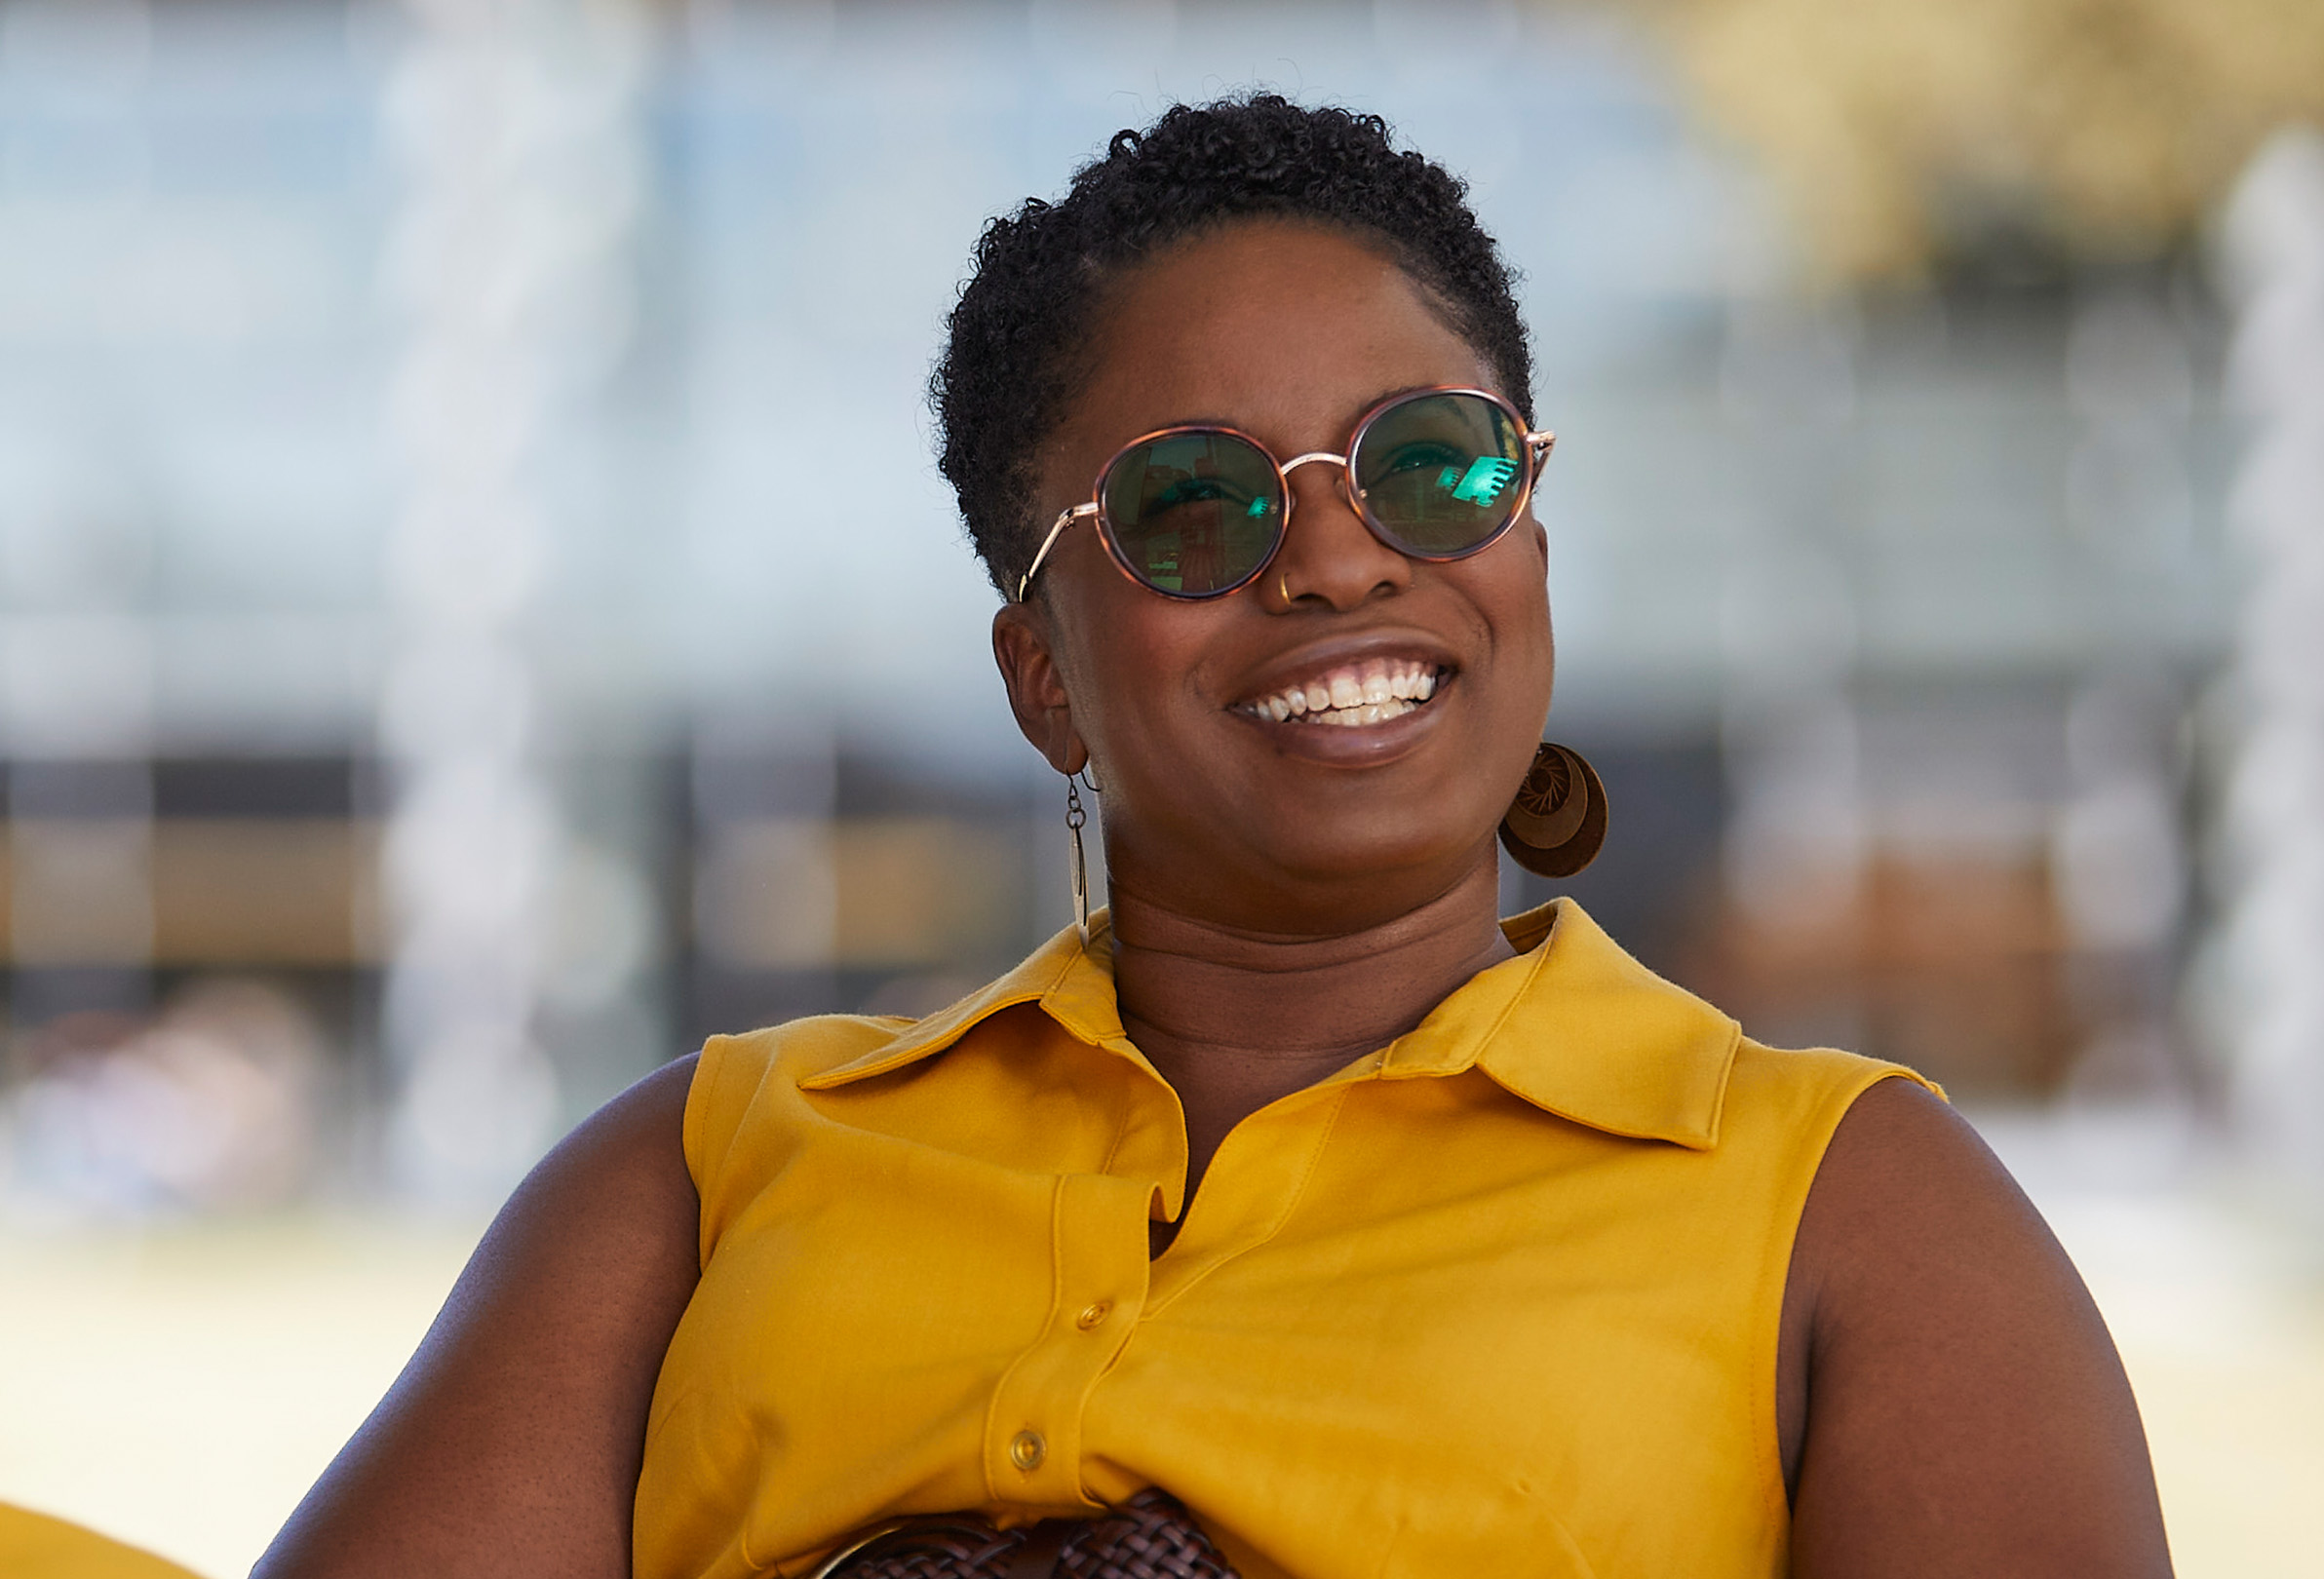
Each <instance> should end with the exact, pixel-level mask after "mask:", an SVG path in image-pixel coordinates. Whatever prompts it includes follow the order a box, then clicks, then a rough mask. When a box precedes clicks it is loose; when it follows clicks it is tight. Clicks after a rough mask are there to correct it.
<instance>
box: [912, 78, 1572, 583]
mask: <svg viewBox="0 0 2324 1579" xmlns="http://www.w3.org/2000/svg"><path fill="white" fill-rule="evenodd" d="M1467 192H1468V188H1467V184H1466V183H1465V182H1463V181H1462V180H1461V179H1460V177H1458V176H1457V175H1454V174H1453V173H1452V172H1450V171H1448V170H1446V169H1445V168H1444V167H1443V166H1442V165H1438V164H1434V163H1431V162H1430V161H1429V160H1428V159H1427V158H1425V157H1423V156H1422V155H1420V154H1419V153H1416V152H1414V151H1412V150H1409V149H1408V150H1404V151H1401V152H1400V151H1399V150H1398V149H1397V148H1396V147H1395V145H1394V144H1393V143H1392V142H1391V141H1390V140H1389V130H1388V124H1387V122H1385V121H1384V120H1382V119H1381V118H1380V117H1378V116H1376V115H1358V114H1355V113H1353V112H1352V111H1349V110H1345V109H1339V108H1336V107H1334V106H1330V105H1326V106H1322V107H1318V108H1314V109H1307V108H1303V107H1301V106H1299V105H1298V104H1294V103H1292V102H1291V101H1289V100H1288V99H1285V98H1283V97H1281V96H1277V95H1274V94H1256V95H1251V96H1237V97H1230V98H1222V99H1218V100H1215V101H1213V102H1211V103H1208V104H1199V105H1188V104H1179V105H1176V106H1173V107H1172V108H1171V109H1170V110H1169V111H1168V112H1167V113H1166V114H1164V115H1163V116H1162V118H1161V119H1160V120H1158V121H1156V122H1155V123H1154V124H1153V125H1152V126H1150V127H1148V128H1147V129H1146V130H1145V131H1143V132H1135V131H1123V132H1117V133H1115V134H1114V136H1113V139H1112V141H1110V142H1109V143H1107V144H1106V148H1105V157H1104V158H1103V159H1098V160H1093V161H1092V162H1090V163H1089V164H1087V165H1084V166H1083V167H1082V168H1081V169H1080V170H1078V171H1076V172H1074V173H1073V180H1072V184H1071V186H1070V187H1069V188H1067V190H1066V193H1065V197H1064V198H1062V199H1060V200H1059V201H1058V202H1056V203H1045V202H1043V201H1041V200H1040V199H1039V198H1031V199H1028V200H1026V204H1025V206H1024V207H1023V208H1021V209H1019V210H1018V211H1017V212H1015V213H1013V214H1004V215H1003V216H1001V217H999V218H997V219H994V220H993V221H992V222H991V223H990V224H988V225H987V226H986V227H985V233H984V235H983V236H981V237H979V238H978V241H977V250H976V267H975V271H974V272H973V273H972V274H971V275H970V276H969V279H968V283H967V284H966V285H965V286H963V287H962V288H961V290H960V300H959V302H958V304H957V305H955V306H954V307H953V309H952V313H951V317H950V320H949V325H948V334H947V338H946V344H945V350H944V355H943V357H942V359H941V360H939V362H938V363H937V366H936V370H935V372H934V374H933V375H932V376H931V377H930V379H929V397H930V400H931V402H932V404H934V406H935V412H936V421H937V430H938V435H939V439H940V443H941V447H940V450H939V459H938V464H939V466H940V467H941V469H942V470H943V472H944V475H945V477H946V479H947V480H948V481H950V483H951V484H952V488H953V491H954V493H956V494H957V495H958V497H959V500H960V514H961V517H962V518H963V520H965V521H966V522H967V525H968V534H969V538H970V541H971V542H972V543H973V544H974V546H975V548H976V552H977V558H980V559H982V560H984V562H985V570H986V573H987V574H988V575H989V576H990V577H991V578H992V584H993V586H995V587H996V588H998V589H1000V593H1001V596H1002V597H1007V596H1009V594H1010V591H1011V589H1012V588H1013V587H1014V586H1015V585H1016V581H1017V578H1018V576H1020V575H1022V574H1023V573H1024V570H1025V567H1026V562H1027V561H1028V560H1029V559H1030V558H1032V553H1033V547H1034V541H1035V531H1034V528H1035V524H1036V523H1035V522H1034V520H1033V519H1032V516H1033V500H1032V490H1033V458H1034V457H1035V455H1036V454H1037V453H1038V452H1039V451H1040V449H1041V447H1042V446H1043V444H1044V443H1046V442H1047V441H1048V439H1049V436H1050V435H1051V433H1052V432H1054V431H1055V429H1056V427H1057V425H1058V423H1059V422H1060V421H1061V420H1062V418H1063V414H1064V410H1065V404H1066V402H1067V401H1068V400H1069V399H1070V398H1071V395H1072V393H1073V389H1074V386H1075V384H1076V382H1077V379H1078V377H1079V375H1080V373H1081V372H1082V370H1083V369H1082V368H1080V367H1079V366H1076V365H1075V362H1074V357H1073V353H1074V352H1075V351H1076V350H1077V349H1078V348H1079V347H1081V346H1082V345H1084V344H1086V343H1087V341H1088V339H1089V334H1088V320H1089V318H1090V315H1091V314H1092V312H1093V311H1094V310H1095V308H1096V306H1097V304H1098V301H1099V299H1100V297H1101V295H1102V293H1103V292H1104V289H1105V288H1106V286H1107V284H1108V283H1109V282H1110V281H1112V280H1113V279H1115V278H1118V277H1119V275H1120V273H1121V271H1122V270H1124V269H1125V268H1127V267H1128V266H1130V265H1133V264H1135V263H1137V262H1139V261H1140V260H1142V259H1143V258H1146V257H1149V256H1151V255H1153V254H1154V253H1155V252H1157V251H1160V250H1163V249H1164V248H1166V247H1168V246H1169V245H1170V244H1172V243H1173V242H1176V241H1180V240H1181V239H1184V238H1186V237H1188V236H1190V235H1192V234H1194V233H1196V232H1198V231H1201V230H1205V229H1208V228H1211V227H1214V226H1216V225H1218V224H1220V223H1221V222H1224V221H1227V220H1231V219H1235V218H1239V217H1242V216H1245V215H1252V216H1258V215H1281V216H1286V217H1292V218H1300V219H1312V220H1317V221H1320V222H1323V223H1326V224H1332V225H1337V226H1341V227H1343V228H1345V229H1348V230H1351V231H1354V232H1356V233H1358V234H1360V235H1363V236H1365V237H1367V238H1368V239H1370V240H1371V241H1373V242H1375V243H1376V244H1377V245H1379V246H1381V247H1382V249H1383V250H1385V251H1386V253H1387V254H1388V255H1389V256H1390V257H1392V258H1394V259H1395V261H1396V262H1397V264H1398V265H1399V266H1400V267H1402V268H1403V269H1404V271H1405V272H1406V273H1407V274H1408V275H1410V276H1411V277H1412V278H1413V280H1414V283H1416V284H1417V285H1419V286H1420V287H1421V289H1423V290H1424V291H1425V292H1426V293H1427V295H1428V296H1429V297H1430V298H1431V299H1432V302H1433V304H1434V305H1435V306H1436V307H1437V308H1438V310H1439V311H1441V312H1442V313H1443V314H1444V315H1445V318H1446V321H1447V323H1448V324H1449V325H1450V326H1451V327H1452V329H1453V330H1454V331H1455V332H1457V333H1458V334H1459V335H1460V336H1461V338H1463V339H1464V340H1466V341H1468V342H1469V344H1471V345H1472V346H1474V347H1475V348H1476V350H1477V353H1478V355H1479V356H1480V357H1482V358H1483V359H1484V361H1485V363H1486V365H1487V366H1489V367H1491V369H1492V370H1493V373H1494V374H1495V376H1496V377H1497V378H1498V379H1499V382H1500V385H1501V392H1502V393H1503V394H1504V395H1506V396H1507V397H1508V398H1509V400H1511V401H1512V402H1513V403H1515V404H1516V405H1517V407H1518V409H1519V411H1520V412H1522V413H1523V414H1524V415H1525V417H1526V419H1527V420H1528V422H1530V421H1531V419H1532V353H1531V349H1530V346H1529V345H1528V343H1527V340H1526V331H1525V324H1524V321H1523V320H1522V319H1521V318H1520V317H1519V316H1518V311H1517V299H1516V295H1515V292H1514V290H1513V289H1512V288H1513V286H1514V283H1515V279H1514V276H1513V275H1512V273H1511V271H1510V269H1509V267H1508V265H1507V264H1505V263H1503V262H1502V261H1501V257H1500V253H1499V251H1498V250H1497V249H1496V248H1495V247H1494V245H1493V241H1492V238H1491V236H1488V235H1487V234H1486V233H1485V230H1484V228H1483V227H1482V226H1481V225H1479V224H1478V223H1477V216H1476V215H1475V214H1474V213H1472V212H1470V211H1469V207H1468V203H1467Z"/></svg>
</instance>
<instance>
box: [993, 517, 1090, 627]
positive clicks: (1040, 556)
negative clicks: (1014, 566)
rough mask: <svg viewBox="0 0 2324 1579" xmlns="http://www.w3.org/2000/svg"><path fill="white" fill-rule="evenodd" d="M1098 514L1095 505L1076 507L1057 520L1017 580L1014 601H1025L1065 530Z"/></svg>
mask: <svg viewBox="0 0 2324 1579" xmlns="http://www.w3.org/2000/svg"><path fill="white" fill-rule="evenodd" d="M1097 513H1098V507H1097V506H1096V505H1094V504H1084V505H1075V506H1074V507H1073V508H1072V509H1070V510H1067V511H1065V512H1064V513H1063V514H1061V515H1060V516H1059V517H1058V518H1057V524H1056V525H1054V526H1052V527H1050V528H1049V535H1048V536H1047V537H1044V538H1042V539H1041V546H1040V548H1039V549H1037V550H1035V551H1034V553H1033V562H1032V563H1030V564H1028V565H1026V567H1025V574H1024V575H1022V576H1019V577H1018V578H1017V596H1016V597H1015V598H1014V599H1013V601H1015V602H1020V603H1022V602H1024V601H1025V595H1026V591H1027V590H1029V589H1030V588H1031V586H1032V584H1033V577H1034V576H1035V575H1037V574H1038V573H1039V572H1040V569H1041V561H1042V560H1044V559H1046V558H1049V551H1050V550H1051V549H1053V548H1055V547H1057V540H1058V538H1059V537H1060V536H1061V535H1063V534H1064V532H1065V528H1066V527H1068V526H1070V525H1072V524H1073V522H1074V521H1076V520H1080V519H1081V518H1082V517H1083V516H1094V515H1096V514H1097Z"/></svg>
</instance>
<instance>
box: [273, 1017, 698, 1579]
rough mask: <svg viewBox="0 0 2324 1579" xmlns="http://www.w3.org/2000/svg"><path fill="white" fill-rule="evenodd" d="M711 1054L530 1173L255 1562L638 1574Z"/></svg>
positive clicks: (305, 1571) (316, 1572)
mask: <svg viewBox="0 0 2324 1579" xmlns="http://www.w3.org/2000/svg"><path fill="white" fill-rule="evenodd" d="M694 1063H695V1060H694V1059H693V1058H691V1057H689V1058H685V1059H679V1060H678V1061H677V1062H675V1063H671V1064H667V1065H664V1066H663V1067H662V1068H660V1069H658V1070H656V1071H654V1072H653V1073H652V1074H650V1075H647V1076H646V1077H645V1078H644V1079H643V1080H640V1081H639V1082H638V1083H637V1084H636V1085H634V1086H632V1087H631V1088H630V1089H629V1090H628V1091H626V1092H624V1093H623V1094H622V1095H621V1096H619V1097H617V1098H614V1099H613V1100H612V1101H610V1102H608V1103H606V1104H605V1106H603V1107H602V1108H600V1109H599V1110H598V1111H597V1112H596V1113H595V1114H593V1115H591V1116H590V1117H589V1118H588V1119H587V1120H585V1121H584V1122H583V1123H582V1124H580V1125H579V1126H578V1127H577V1128H576V1129H575V1130H574V1131H573V1133H572V1134H571V1135H569V1136H566V1137H565V1138H564V1140H563V1141H562V1142H561V1143H560V1144H559V1145H558V1146H557V1147H556V1149H555V1150H553V1151H551V1152H550V1154H549V1155H548V1156H547V1157H546V1158H544V1159H542V1161H541V1163H540V1165H539V1166H538V1167H537V1168H535V1169H534V1170H533V1171H532V1173H531V1175H529V1176H527V1177H526V1178H525V1180H524V1182H523V1184H521V1185H520V1186H518V1188H517V1191H516V1193H515V1194H514V1195H513V1196H511V1197H510V1199H509V1202H508V1204H507V1205H506V1206H505V1207H504V1208H502V1210H501V1212H500V1214H499V1216H498V1217H497V1218H495V1219H494V1221H493V1223H492V1226H491V1228H490V1229H489V1230H488V1231H487V1232H486V1233H485V1235H484V1241H483V1243H482V1244H480V1245H479V1246H478V1247H477V1251H476V1254H475V1255H474V1256H473V1257H472V1258H471V1259H470V1261H469V1263H468V1267H467V1270H465V1271H464V1272H462V1273H461V1275H460V1280H459V1282H458V1284H457V1285H456V1286H455V1287H454V1288H453V1290H452V1292H451V1296H450V1297H449V1298H448V1299H447V1300H445V1306H444V1310H443V1312H442V1314H440V1315H439V1316H438V1317H437V1319H436V1323H435V1325H434V1326H433V1327H432V1328H431V1329H429V1331H428V1335H427V1337H426V1339H425V1340H424V1341H422V1343H421V1344H420V1347H419V1351H418V1353H416V1354H415V1355H413V1356H412V1359H411V1362H410V1364H409V1365H407V1367H405V1369H404V1373H403V1375H402V1376H401V1377H399V1378H398V1379H397V1381H396V1384H395V1386H394V1387H393V1388H392V1389H391V1390H390V1391H389V1393H388V1395H387V1397H386V1399H385V1400H383V1401H382V1402H381V1403H380V1405H379V1406H378V1407H377V1408H376V1409H375V1410H373V1411H372V1414H371V1417H370V1418H369V1419H368V1420H367V1421H366V1422H365V1423H364V1426H363V1428H362V1429H361V1430H360V1431H358V1432H357V1433H356V1435H355V1437H354V1439H353V1440H352V1441H351V1442H349V1443H348V1444H347V1446H346V1447H345V1448H344V1449H342V1450H341V1452H340V1453H339V1456H338V1457H337V1459H335V1460H334V1461H333V1462H332V1464H331V1466H330V1468H329V1470H327V1471H326V1472H325V1473H324V1476H323V1478H322V1480H320V1481H319V1482H317V1483H316V1484H315V1487H314V1489H313V1490H312V1491H310V1492H308V1494H307V1497H306V1500H305V1501H304V1502H302V1503H301V1504H300V1505H299V1508H298V1511H297V1512H296V1513H295V1514H293V1515H292V1516H291V1521H290V1523H288V1524H287V1525H285V1526H284V1529H283V1532H282V1534H280V1535H279V1536H277V1537H276V1539H275V1543H274V1545H273V1547H272V1548H271V1549H270V1550H269V1551H268V1552H267V1554H266V1557H265V1558H264V1559H263V1560H260V1562H259V1564H258V1566H257V1568H256V1570H254V1579H291V1576H298V1579H307V1576H324V1575H328V1576H330V1579H353V1576H358V1575H373V1574H377V1575H382V1576H384V1575H390V1574H398V1575H401V1574H412V1573H428V1574H436V1575H443V1576H446V1579H457V1576H460V1575H467V1574H476V1575H486V1574H489V1575H494V1576H522V1575H529V1574H536V1573H537V1574H542V1575H548V1574H556V1575H561V1576H566V1575H571V1576H586V1575H603V1576H605V1579H615V1576H623V1575H627V1574H628V1573H629V1571H630V1514H631V1503H632V1501H633V1500H634V1498H635V1495H636V1489H637V1483H638V1470H639V1463H640V1462H641V1460H642V1457H643V1451H644V1437H645V1417H646V1411H647V1409H648V1407H649V1406H650V1405H651V1403H652V1399H653V1389H654V1383H655V1380H656V1378H657V1377H658V1376H659V1374H660V1370H661V1363H662V1355H663V1351H664V1350H665V1349H667V1348H668V1346H669V1342H670V1334H671V1332H672V1330H673V1329H675V1328H676V1327H677V1325H678V1317H679V1316H680V1315H681V1314H683V1312H684V1310H685V1306H686V1301H687V1300H688V1299H689V1298H690V1297H692V1294H693V1290H694V1285H695V1282H696V1280H697V1279H698V1277H699V1275H700V1266H699V1261H698V1251H697V1240H698V1220H699V1215H700V1211H699V1206H698V1203H697V1201H696V1199H695V1193H694V1183H693V1179H692V1177H691V1176H690V1175H689V1174H688V1173H687V1169H686V1159H685V1152H684V1147H683V1140H682V1136H683V1127H684V1122H685V1106H686V1096H687V1091H688V1089H689V1086H690V1084H691V1081H692V1078H693V1071H694Z"/></svg>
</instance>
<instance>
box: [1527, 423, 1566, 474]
mask: <svg viewBox="0 0 2324 1579" xmlns="http://www.w3.org/2000/svg"><path fill="white" fill-rule="evenodd" d="M1525 442H1526V447H1527V448H1528V449H1530V450H1531V451H1532V452H1533V464H1534V465H1535V466H1538V465H1540V464H1541V463H1542V462H1543V461H1545V460H1547V459H1549V452H1550V451H1551V450H1553V449H1555V448H1557V447H1558V436H1557V435H1556V434H1554V433H1552V432H1550V431H1549V430H1548V429H1547V428H1543V429H1542V430H1541V431H1540V432H1538V433H1529V434H1527V435H1526V436H1525Z"/></svg>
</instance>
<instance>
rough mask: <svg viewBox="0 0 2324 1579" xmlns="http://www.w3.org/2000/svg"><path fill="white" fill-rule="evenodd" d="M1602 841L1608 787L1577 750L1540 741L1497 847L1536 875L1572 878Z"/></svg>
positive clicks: (1595, 851)
mask: <svg viewBox="0 0 2324 1579" xmlns="http://www.w3.org/2000/svg"><path fill="white" fill-rule="evenodd" d="M1605 843H1606V786H1605V785H1603V784H1601V783H1600V782H1599V780H1598V771H1597V769H1595V768H1593V767H1591V766H1590V764H1589V763H1588V762H1586V761H1584V760H1583V759H1582V754H1581V752H1579V751H1573V750H1570V749H1569V748H1568V747H1564V746H1557V745H1553V744H1551V743H1550V742H1548V741H1546V740H1545V741H1543V742H1542V743H1541V744H1540V745H1539V746H1538V747H1536V748H1534V751H1533V766H1532V768H1531V770H1530V771H1529V772H1528V773H1527V774H1526V779H1525V783H1524V784H1523V785H1521V786H1520V787H1519V788H1518V791H1517V798H1516V799H1515V800H1513V801H1511V802H1510V803H1509V815H1508V816H1506V817H1504V818H1502V819H1501V848H1502V849H1504V850H1506V851H1508V852H1509V857H1510V859H1511V860H1513V861H1515V862H1516V863H1517V864H1518V865H1519V866H1521V867H1525V869H1526V870H1528V871H1530V872H1531V873H1533V874H1534V875H1535V876H1537V877H1570V876H1572V875H1573V874H1574V873H1575V872H1577V871H1579V870H1581V869H1582V867H1586V866H1588V865H1589V864H1590V863H1591V862H1592V861H1595V860H1596V859H1597V858H1598V851H1599V850H1600V848H1601V847H1603V846H1604V845H1605Z"/></svg>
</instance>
